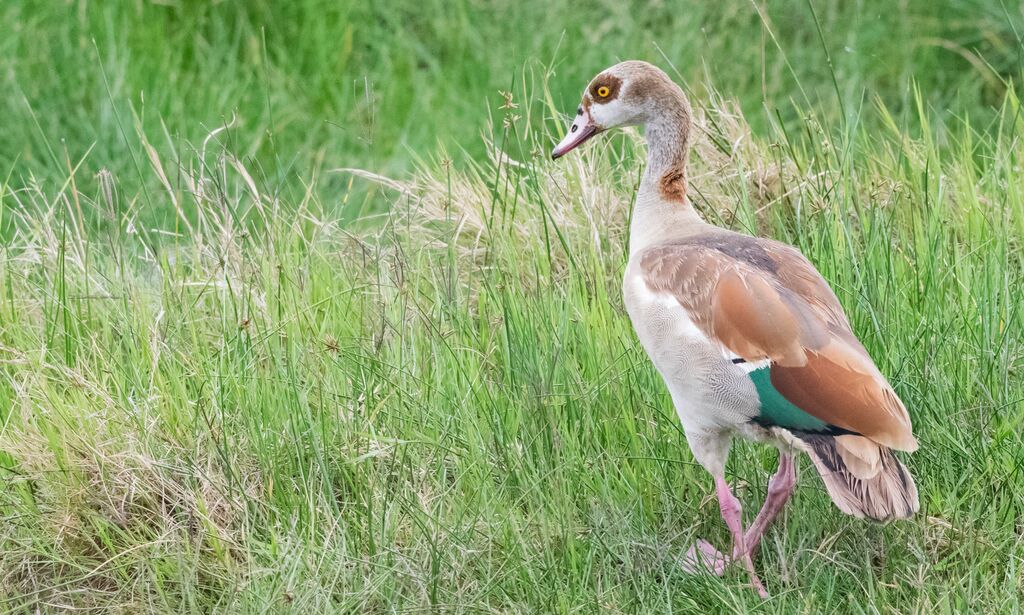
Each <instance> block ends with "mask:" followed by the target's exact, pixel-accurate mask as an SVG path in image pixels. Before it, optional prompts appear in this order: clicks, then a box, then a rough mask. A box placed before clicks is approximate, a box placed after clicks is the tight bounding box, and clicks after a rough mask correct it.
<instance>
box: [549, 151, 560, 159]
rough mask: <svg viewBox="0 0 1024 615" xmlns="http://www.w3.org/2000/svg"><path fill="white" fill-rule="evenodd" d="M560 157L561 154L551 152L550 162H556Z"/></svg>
mask: <svg viewBox="0 0 1024 615" xmlns="http://www.w3.org/2000/svg"><path fill="white" fill-rule="evenodd" d="M561 157H562V155H561V154H558V153H556V152H551V159H552V160H558V159H559V158H561Z"/></svg>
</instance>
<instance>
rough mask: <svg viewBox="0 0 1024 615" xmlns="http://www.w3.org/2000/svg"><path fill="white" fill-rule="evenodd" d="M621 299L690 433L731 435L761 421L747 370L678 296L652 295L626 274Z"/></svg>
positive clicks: (634, 277)
mask: <svg viewBox="0 0 1024 615" xmlns="http://www.w3.org/2000/svg"><path fill="white" fill-rule="evenodd" d="M623 298H624V300H625V304H626V311H627V312H628V313H629V317H630V320H632V322H633V328H634V330H636V334H637V337H638V338H639V339H640V344H641V345H642V346H643V347H644V350H646V351H647V354H648V356H650V358H651V361H652V362H653V363H654V366H655V368H657V370H658V372H659V373H660V374H661V377H662V378H663V379H664V381H665V385H666V386H667V387H668V390H669V393H670V394H671V396H672V402H673V405H674V406H675V408H676V412H677V413H678V415H679V419H680V421H682V423H683V428H684V429H685V430H686V431H687V432H690V431H694V432H716V431H723V430H732V429H734V428H736V427H738V426H740V425H743V424H746V423H748V422H749V421H750V419H752V418H754V417H755V416H757V414H758V409H759V407H760V402H759V401H758V395H757V390H756V389H755V387H754V383H753V381H752V380H751V379H750V376H749V375H748V371H749V370H747V369H744V368H743V367H741V366H738V365H736V364H734V363H733V362H732V360H731V357H728V356H726V353H725V352H724V351H723V349H722V347H721V345H719V344H716V343H714V342H712V341H711V340H710V339H709V338H708V337H707V336H706V335H705V334H704V333H703V332H702V331H701V330H700V329H699V328H698V327H697V325H696V324H694V322H693V319H692V318H691V317H690V314H689V313H688V312H687V311H686V310H685V309H684V308H683V306H682V305H680V304H679V302H678V301H676V299H675V298H674V297H672V296H670V295H667V294H664V293H654V292H651V291H650V289H649V288H648V287H647V284H646V283H645V282H644V281H643V279H642V278H641V277H639V276H631V275H630V274H629V271H628V269H627V274H626V279H625V281H624V284H623Z"/></svg>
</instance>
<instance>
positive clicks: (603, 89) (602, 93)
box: [597, 85, 611, 98]
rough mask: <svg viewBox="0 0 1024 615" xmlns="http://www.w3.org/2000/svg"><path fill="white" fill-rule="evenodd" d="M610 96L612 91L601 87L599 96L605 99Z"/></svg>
mask: <svg viewBox="0 0 1024 615" xmlns="http://www.w3.org/2000/svg"><path fill="white" fill-rule="evenodd" d="M609 94H611V90H609V89H608V86H606V85H602V86H601V87H599V88H597V95H598V96H600V97H601V98H604V97H605V96H608V95H609Z"/></svg>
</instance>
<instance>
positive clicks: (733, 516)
mask: <svg viewBox="0 0 1024 615" xmlns="http://www.w3.org/2000/svg"><path fill="white" fill-rule="evenodd" d="M715 490H716V491H717V492H718V507H719V509H720V510H721V511H722V519H723V520H724V521H725V525H726V526H728V527H729V533H731V534H732V542H733V553H738V554H740V556H739V558H738V559H739V560H740V561H742V562H743V567H744V568H746V569H747V573H748V574H749V575H750V584H751V585H752V586H753V587H754V589H755V590H756V591H757V593H758V595H760V596H761V597H762V598H767V597H768V592H767V591H765V589H764V585H762V584H761V579H759V578H758V577H757V572H756V571H755V570H754V562H753V561H752V560H751V559H750V553H749V551H748V550H747V547H746V544H745V540H744V538H743V508H742V507H741V506H740V501H739V500H737V499H736V496H734V495H733V494H732V490H731V489H729V483H727V482H725V477H724V476H718V477H715Z"/></svg>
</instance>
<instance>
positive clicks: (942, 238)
mask: <svg viewBox="0 0 1024 615" xmlns="http://www.w3.org/2000/svg"><path fill="white" fill-rule="evenodd" d="M374 4H379V5H380V6H371V3H355V2H352V3H349V2H347V1H346V0H341V1H337V2H316V1H313V0H306V1H295V2H290V3H285V2H275V3H271V2H269V1H268V2H255V1H254V2H223V3H210V2H205V1H200V0H182V1H180V2H159V3H158V2H151V1H149V0H134V1H128V0H124V1H112V2H103V3H100V2H86V1H84V0H83V1H81V2H60V3H58V2H51V3H38V2H31V1H21V0H9V1H8V2H5V3H3V4H2V5H0V84H2V85H3V92H2V93H0V117H3V118H5V119H4V120H3V121H2V122H0V237H2V238H3V243H2V248H0V610H2V611H3V612H25V613H36V612H56V611H64V610H68V611H75V612H79V611H92V612H123V613H138V612H194V613H211V612H272V613H278V612H282V613H289V612H294V613H319V612H339V613H349V612H351V613H392V612H395V613H397V612H444V613H483V612H493V613H595V612H605V613H662V612H664V613H669V612H671V613H688V612H694V613H707V612H744V611H748V610H751V611H761V612H780V613H818V612H841V613H925V612H927V613H929V614H932V613H935V614H938V613H962V612H986V613H989V612H991V613H997V612H998V613H1019V612H1021V610H1022V604H1021V603H1022V601H1024V600H1022V596H1024V572H1022V568H1024V473H1022V468H1024V441H1022V440H1024V437H1022V425H1024V401H1022V400H1024V377H1022V370H1024V332H1022V330H1021V318H1022V316H1024V313H1022V310H1024V258H1022V240H1024V171H1022V168H1024V146H1022V140H1024V110H1022V109H1021V105H1020V101H1019V100H1018V94H1017V92H1018V91H1019V86H1020V83H1021V76H1022V74H1021V72H1022V71H1021V68H1022V65H1021V54H1022V53H1024V45H1022V43H1021V39H1020V38H1019V35H1018V34H1019V33H1021V34H1024V13H1022V9H1021V7H1020V6H1019V5H1010V4H1002V3H999V2H988V1H986V2H983V1H982V0H959V1H958V0H947V1H946V2H941V3H938V4H936V3H933V2H930V1H929V2H926V1H924V0H902V1H901V2H897V3H896V4H897V6H896V7H893V6H892V3H891V2H883V1H882V0H861V1H860V2H842V3H824V2H817V1H814V0H812V1H811V2H807V1H802V0H786V1H780V2H772V3H771V4H770V6H763V5H762V4H756V3H749V2H740V1H734V0H726V1H724V2H718V3H694V5H693V6H689V7H686V8H678V7H675V6H674V4H673V3H667V2H666V3H660V2H649V3H636V4H635V5H634V6H633V7H632V10H630V7H626V6H620V3H617V2H614V3H613V2H607V3H600V2H596V3H586V5H585V6H580V3H578V2H568V1H557V0H556V1H554V2H547V1H544V2H542V1H541V0H518V1H515V2H505V1H498V2H493V3H490V2H489V3H483V2H471V1H468V0H466V1H460V0H456V1H455V2H441V1H440V0H421V1H420V2H415V3H414V2H409V1H407V0H393V1H391V2H387V3H374ZM634 57H636V58H643V59H648V60H651V61H654V62H656V63H658V64H660V65H661V66H663V67H665V68H666V69H667V70H669V72H670V73H671V74H673V75H675V76H676V77H677V78H678V79H679V80H680V81H681V82H682V83H684V84H686V87H687V89H688V91H690V92H691V94H692V96H693V99H694V106H695V108H696V109H697V116H698V117H697V126H698V128H697V134H698V138H697V143H696V145H695V151H694V154H693V156H692V158H691V160H692V170H691V181H690V184H691V187H692V195H691V196H692V199H693V201H694V202H695V204H696V205H697V207H698V208H699V209H700V210H701V211H702V212H703V213H704V215H705V216H707V217H708V218H710V219H712V220H714V221H716V222H718V223H720V224H722V225H725V226H729V227H732V228H737V229H742V230H745V231H748V232H751V233H757V234H762V235H767V236H772V237H776V238H779V239H782V240H785V241H788V242H791V243H793V244H795V245H797V246H799V247H800V248H801V249H802V250H803V251H804V253H805V254H807V256H808V257H809V258H810V259H811V260H812V261H813V262H814V263H815V264H816V265H817V266H818V267H819V269H820V270H821V272H822V273H823V274H824V276H825V277H826V279H828V280H829V282H830V283H831V284H832V285H833V288H834V289H835V290H836V293H837V295H838V296H839V298H840V300H841V301H842V303H843V305H844V306H845V307H846V309H847V311H848V313H849V316H850V320H851V322H852V324H853V326H854V328H855V330H856V331H857V333H858V335H859V336H860V337H861V339H862V340H863V342H864V344H865V346H866V347H867V348H868V350H869V351H870V352H871V354H872V356H874V357H875V358H876V360H877V363H878V365H879V367H880V368H881V369H882V371H883V372H884V373H885V374H887V375H888V376H889V378H890V380H891V381H892V383H893V385H894V386H895V388H896V389H897V391H898V393H899V394H900V396H901V397H902V399H903V400H904V401H905V402H906V405H907V406H908V408H909V409H910V413H911V416H912V418H913V421H914V425H915V431H916V434H917V436H918V439H919V440H920V442H921V449H920V450H919V451H918V452H917V453H915V454H914V455H913V456H911V457H908V458H906V459H907V461H908V464H909V466H910V468H911V470H912V471H913V473H914V474H915V476H916V478H917V484H918V486H919V489H920V493H921V513H920V514H919V515H918V516H917V517H916V518H914V519H913V520H910V521H906V522H901V523H894V524H890V525H888V526H884V527H883V526H877V525H871V524H869V523H866V522H863V521H858V520H855V519H851V518H848V517H845V516H843V515H842V514H841V513H839V511H838V510H837V509H835V507H834V506H833V505H832V504H831V503H830V501H829V499H828V496H827V494H826V493H825V492H824V489H823V487H822V485H821V483H820V481H819V480H818V478H817V477H816V476H814V472H813V469H812V468H811V467H810V464H809V463H806V462H805V463H803V464H802V467H801V471H800V479H801V480H800V487H799V489H798V491H797V495H796V497H795V498H794V501H793V503H792V505H791V506H790V508H789V509H788V511H787V513H786V514H785V515H784V518H783V519H782V520H781V522H780V523H779V524H778V525H776V526H775V527H774V528H773V529H772V530H770V532H769V534H768V536H767V537H766V540H765V543H764V545H763V548H762V553H761V555H760V556H759V558H758V560H757V565H758V567H759V569H760V570H761V572H762V578H763V579H764V581H765V583H766V585H767V586H768V588H769V590H770V591H771V592H772V594H773V598H772V599H770V600H769V601H767V602H765V603H761V602H760V601H759V600H758V599H757V598H756V596H755V595H754V594H753V592H751V591H750V590H749V589H748V588H746V587H745V586H744V583H745V580H746V579H745V575H744V574H742V573H741V572H737V571H730V573H728V574H727V575H726V577H725V578H722V579H719V578H715V577H705V576H697V577H694V576H688V575H686V574H684V573H683V571H682V570H681V568H680V566H679V558H680V557H681V555H682V554H683V553H685V551H686V548H687V546H688V545H689V544H690V543H691V542H692V541H693V539H694V538H695V537H698V536H700V537H708V538H710V539H712V541H713V542H716V543H718V544H723V545H724V544H726V541H727V532H726V530H725V528H724V526H723V524H722V523H721V521H720V519H719V516H718V508H717V504H716V502H715V501H714V494H713V485H712V483H711V480H710V479H709V478H708V476H707V475H706V473H704V471H703V470H701V469H700V468H699V467H697V466H696V465H695V463H694V462H693V459H692V457H691V456H690V453H689V451H688V449H687V448H686V444H685V440H684V439H683V437H682V434H681V432H680V428H679V426H678V423H677V420H676V418H675V413H674V410H673V408H672V407H671V404H670V400H669V398H668V396H667V395H666V393H665V391H664V389H663V386H662V384H661V382H660V378H659V377H658V375H657V373H656V372H655V371H654V369H653V367H652V366H651V365H650V364H649V362H648V360H647V358H646V356H645V355H644V353H643V351H642V349H640V347H639V345H638V343H637V341H636V339H635V337H634V335H633V333H632V330H631V327H630V324H629V321H628V318H627V317H626V315H625V313H624V310H623V306H622V300H621V297H620V290H619V285H620V280H621V275H622V270H623V266H624V263H625V229H626V224H627V221H628V219H629V215H630V205H631V199H632V195H633V192H634V190H635V185H636V181H637V178H638V174H639V168H640V167H639V164H640V161H642V155H643V144H642V138H641V135H640V134H639V133H637V132H635V131H630V132H622V133H619V134H616V135H614V136H610V137H606V138H604V139H602V140H600V141H598V142H596V143H595V144H593V145H590V146H588V147H586V148H585V149H584V150H583V151H581V152H577V153H574V154H573V155H572V156H570V157H568V158H566V159H564V160H561V161H559V162H558V163H552V162H550V161H549V160H548V159H547V156H546V153H547V152H548V151H550V147H551V146H552V144H553V142H554V141H555V140H557V138H560V136H561V131H562V130H563V128H564V118H565V116H564V113H565V112H566V111H572V110H573V109H574V108H575V105H576V103H577V101H578V96H579V92H580V91H581V89H582V87H583V85H584V84H585V82H586V80H587V79H589V77H590V76H591V75H592V74H593V73H594V72H596V71H597V70H599V69H601V68H603V67H605V66H607V65H609V64H612V63H613V62H615V61H617V60H619V59H624V58H634ZM503 92H504V94H503ZM774 463H775V454H774V453H772V452H771V451H768V450H766V449H764V448H763V447H758V446H753V445H746V444H744V445H740V446H738V447H737V448H736V449H735V451H734V453H733V456H732V458H731V460H730V465H729V478H730V479H731V480H732V481H733V482H734V483H735V484H736V485H737V493H738V495H739V496H740V497H741V499H742V500H743V501H744V503H745V505H746V506H747V509H748V511H749V510H751V509H753V508H755V507H756V506H758V505H759V504H760V501H761V499H762V498H763V497H764V495H765V483H766V480H767V478H768V475H769V474H770V473H771V472H772V471H773V469H774Z"/></svg>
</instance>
